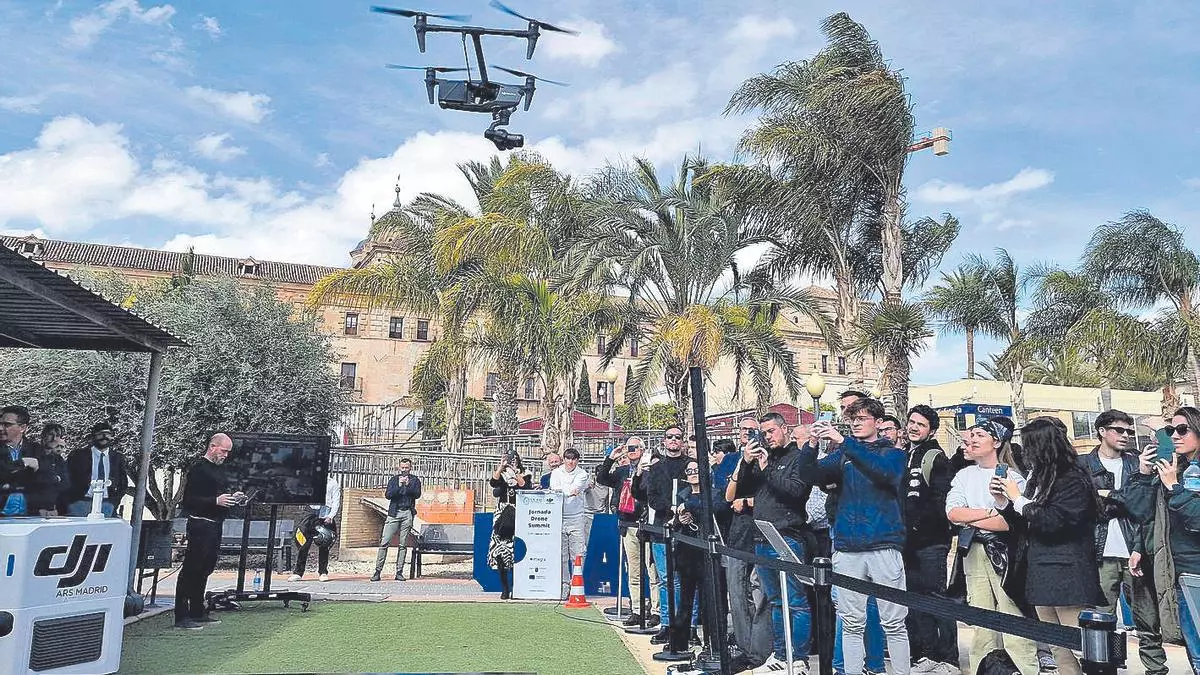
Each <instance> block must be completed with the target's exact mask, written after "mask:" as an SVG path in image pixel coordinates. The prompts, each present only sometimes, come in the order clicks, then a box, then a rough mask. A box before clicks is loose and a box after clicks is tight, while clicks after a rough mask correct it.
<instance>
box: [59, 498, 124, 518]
mask: <svg viewBox="0 0 1200 675" xmlns="http://www.w3.org/2000/svg"><path fill="white" fill-rule="evenodd" d="M91 512H92V500H90V499H81V500H79V501H77V502H71V503H70V504H67V515H68V516H86V515H87V514H89V513H91ZM100 512H101V513H103V514H104V517H105V518H112V517H113V514H114V513H116V509H115V508H114V507H113V503H112V502H110V501H103V502H100Z"/></svg>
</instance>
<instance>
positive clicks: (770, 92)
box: [726, 13, 913, 302]
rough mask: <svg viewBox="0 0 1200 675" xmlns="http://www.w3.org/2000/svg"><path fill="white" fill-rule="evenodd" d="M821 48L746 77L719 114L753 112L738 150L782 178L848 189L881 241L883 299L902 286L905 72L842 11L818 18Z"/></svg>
mask: <svg viewBox="0 0 1200 675" xmlns="http://www.w3.org/2000/svg"><path fill="white" fill-rule="evenodd" d="M822 31H823V32H824V33H825V36H826V38H827V44H826V46H825V47H824V48H822V49H821V50H820V51H819V52H817V54H816V56H814V57H813V58H812V59H811V60H808V61H794V62H789V63H785V64H783V65H781V66H779V67H777V68H776V69H775V71H774V72H773V73H771V74H764V75H758V76H756V77H753V78H751V79H749V80H747V81H746V82H745V83H743V84H742V86H741V88H739V89H738V91H737V92H735V93H734V95H733V97H732V99H731V100H730V102H729V105H728V106H727V107H726V113H731V112H736V113H745V112H751V111H761V112H762V116H761V117H760V118H759V120H758V122H757V123H756V124H755V126H754V127H753V128H751V129H750V130H748V131H747V132H746V134H745V135H744V136H743V137H742V140H741V148H742V150H744V151H747V152H749V153H751V154H753V155H755V156H757V157H759V158H760V159H761V160H763V161H765V162H767V163H769V164H771V165H772V166H777V167H779V168H780V169H781V170H782V171H783V172H784V173H785V174H788V175H791V176H797V175H801V174H804V173H807V172H811V171H817V172H821V173H824V174H826V175H828V176H831V177H836V179H837V180H838V181H840V182H842V183H843V184H844V185H845V186H847V194H851V195H853V196H854V198H855V199H856V207H857V208H856V210H861V212H863V213H867V214H869V218H870V220H871V221H873V222H874V223H875V229H877V230H878V232H879V239H880V241H881V243H882V254H883V255H882V267H883V274H882V277H881V285H882V287H883V291H884V293H883V295H884V300H885V301H890V302H898V301H899V300H900V296H901V291H902V289H903V287H904V270H903V264H904V259H903V257H904V256H903V251H904V241H903V234H904V233H903V228H902V221H903V211H904V208H903V203H902V202H903V183H904V181H903V178H904V169H905V166H906V164H907V162H908V148H909V145H910V143H911V142H912V137H913V115H912V101H911V100H910V99H909V97H908V96H907V95H906V94H905V92H904V78H903V77H902V76H901V75H900V72H899V71H898V70H894V69H892V68H891V67H890V66H889V65H888V63H887V61H886V60H885V59H884V56H883V53H882V51H881V50H880V49H879V45H878V44H877V43H876V42H875V41H874V40H873V39H872V38H871V36H870V34H869V33H868V32H867V30H866V29H865V28H863V26H862V25H860V24H858V23H856V22H854V21H853V20H852V19H851V18H850V17H849V15H847V14H845V13H838V14H834V15H833V16H830V17H828V18H827V19H825V21H824V22H823V23H822Z"/></svg>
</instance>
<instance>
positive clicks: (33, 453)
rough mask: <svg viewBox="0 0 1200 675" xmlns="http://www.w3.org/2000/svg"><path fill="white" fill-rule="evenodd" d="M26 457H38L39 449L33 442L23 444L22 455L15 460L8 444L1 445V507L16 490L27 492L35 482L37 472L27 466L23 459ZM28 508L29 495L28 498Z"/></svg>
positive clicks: (1, 507)
mask: <svg viewBox="0 0 1200 675" xmlns="http://www.w3.org/2000/svg"><path fill="white" fill-rule="evenodd" d="M26 457H33V458H35V459H36V458H37V449H36V448H35V447H34V445H33V444H32V443H28V442H26V443H24V444H23V445H22V446H21V457H20V458H19V459H16V460H14V459H13V458H12V457H11V456H10V454H9V451H8V446H7V445H5V446H3V447H0V509H3V508H4V503H5V502H6V501H8V496H9V495H10V494H12V493H14V492H26V491H27V490H28V489H29V488H30V487H32V486H33V484H34V478H35V472H34V470H33V469H31V468H29V467H28V466H25V462H23V461H22V460H23V459H24V458H26ZM26 502H27V503H26V508H28V497H27V498H26Z"/></svg>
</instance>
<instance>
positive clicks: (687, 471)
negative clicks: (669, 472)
mask: <svg viewBox="0 0 1200 675" xmlns="http://www.w3.org/2000/svg"><path fill="white" fill-rule="evenodd" d="M683 473H685V474H687V475H688V476H695V475H696V474H698V473H700V469H684V471H683Z"/></svg>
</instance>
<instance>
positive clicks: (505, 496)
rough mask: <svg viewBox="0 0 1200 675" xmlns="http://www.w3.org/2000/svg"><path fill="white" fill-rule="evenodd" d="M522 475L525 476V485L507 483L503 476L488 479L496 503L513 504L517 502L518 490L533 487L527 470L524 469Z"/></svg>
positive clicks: (531, 478)
mask: <svg viewBox="0 0 1200 675" xmlns="http://www.w3.org/2000/svg"><path fill="white" fill-rule="evenodd" d="M523 475H524V476H525V485H509V484H508V481H506V480H504V477H503V476H501V477H500V478H489V479H488V485H489V486H491V488H492V496H493V497H495V498H496V503H497V504H514V505H515V504H516V503H517V491H518V490H533V489H535V486H534V479H533V475H532V474H530V473H529V472H528V471H526V472H525V473H524V474H523Z"/></svg>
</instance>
